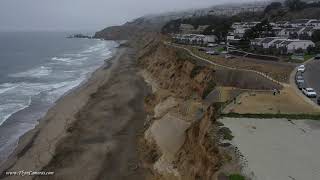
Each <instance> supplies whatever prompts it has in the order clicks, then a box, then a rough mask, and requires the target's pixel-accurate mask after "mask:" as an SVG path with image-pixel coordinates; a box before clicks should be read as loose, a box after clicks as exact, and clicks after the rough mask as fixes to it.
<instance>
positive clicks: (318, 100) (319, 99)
mask: <svg viewBox="0 0 320 180" xmlns="http://www.w3.org/2000/svg"><path fill="white" fill-rule="evenodd" d="M317 103H318V104H319V105H320V97H319V98H318V99H317Z"/></svg>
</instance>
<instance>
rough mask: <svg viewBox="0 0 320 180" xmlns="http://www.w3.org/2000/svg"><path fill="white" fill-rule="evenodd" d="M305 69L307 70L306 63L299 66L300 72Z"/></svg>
mask: <svg viewBox="0 0 320 180" xmlns="http://www.w3.org/2000/svg"><path fill="white" fill-rule="evenodd" d="M305 70H306V67H305V65H300V66H299V67H298V72H304V71H305Z"/></svg>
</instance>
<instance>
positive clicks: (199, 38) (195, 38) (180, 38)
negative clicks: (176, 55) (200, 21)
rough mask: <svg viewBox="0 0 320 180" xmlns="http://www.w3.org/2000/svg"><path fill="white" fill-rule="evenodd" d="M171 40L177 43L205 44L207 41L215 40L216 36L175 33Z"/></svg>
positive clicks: (212, 41)
mask: <svg viewBox="0 0 320 180" xmlns="http://www.w3.org/2000/svg"><path fill="white" fill-rule="evenodd" d="M173 40H174V41H175V42H176V43H179V44H190V45H206V44H208V43H214V42H216V40H217V36H215V35H202V34H176V35H175V36H173Z"/></svg>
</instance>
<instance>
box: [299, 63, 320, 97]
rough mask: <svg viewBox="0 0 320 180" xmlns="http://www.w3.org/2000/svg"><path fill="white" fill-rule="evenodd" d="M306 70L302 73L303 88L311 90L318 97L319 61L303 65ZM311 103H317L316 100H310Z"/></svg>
mask: <svg viewBox="0 0 320 180" xmlns="http://www.w3.org/2000/svg"><path fill="white" fill-rule="evenodd" d="M305 67H306V70H305V72H304V73H302V76H303V78H304V85H303V87H306V88H313V89H314V90H315V92H316V93H317V94H318V97H319V95H320V60H311V61H310V62H309V63H307V64H306V65H305ZM311 99H312V101H314V102H315V103H317V99H316V98H311Z"/></svg>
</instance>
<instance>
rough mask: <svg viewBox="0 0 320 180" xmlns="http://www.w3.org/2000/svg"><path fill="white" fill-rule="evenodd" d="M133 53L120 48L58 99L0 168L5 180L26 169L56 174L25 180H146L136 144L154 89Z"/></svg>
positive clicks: (31, 177)
mask: <svg viewBox="0 0 320 180" xmlns="http://www.w3.org/2000/svg"><path fill="white" fill-rule="evenodd" d="M134 55H135V54H134V51H133V50H132V49H129V48H119V50H118V52H117V54H116V55H115V57H113V58H112V59H111V60H108V61H107V62H106V64H105V66H104V67H101V68H100V69H98V70H97V71H96V72H95V73H93V75H92V76H91V78H90V79H89V80H88V81H87V82H86V83H84V84H83V85H82V86H80V87H79V88H76V89H75V90H73V91H71V92H70V93H68V94H67V95H65V96H64V97H63V98H61V99H60V100H59V101H57V103H56V105H55V106H54V107H52V108H51V109H50V110H49V111H48V113H47V114H46V116H45V117H44V118H43V119H41V120H40V123H39V125H38V126H37V127H36V128H35V129H33V130H31V131H29V132H28V133H26V134H25V135H24V136H22V137H21V138H20V140H19V145H18V147H17V148H16V150H15V151H14V153H13V154H12V155H11V156H10V157H9V158H8V160H7V161H6V162H4V163H3V164H2V165H1V167H0V172H2V176H0V179H21V176H6V172H13V171H22V170H23V171H52V172H54V175H53V176H45V177H44V176H38V177H36V176H25V177H23V179H35V178H40V179H68V180H72V179H104V177H110V179H115V178H122V179H127V178H128V175H130V179H142V177H141V174H143V169H142V168H141V169H140V168H139V162H138V161H139V158H138V151H137V146H136V144H137V135H138V134H139V132H140V131H141V130H142V129H143V123H144V118H145V114H144V110H143V99H144V96H145V94H146V93H147V92H148V91H149V90H148V89H147V88H146V85H145V83H144V81H143V79H142V78H141V77H140V76H138V75H137V73H136V72H137V70H136V66H135V61H134V59H135V58H134Z"/></svg>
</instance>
